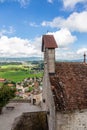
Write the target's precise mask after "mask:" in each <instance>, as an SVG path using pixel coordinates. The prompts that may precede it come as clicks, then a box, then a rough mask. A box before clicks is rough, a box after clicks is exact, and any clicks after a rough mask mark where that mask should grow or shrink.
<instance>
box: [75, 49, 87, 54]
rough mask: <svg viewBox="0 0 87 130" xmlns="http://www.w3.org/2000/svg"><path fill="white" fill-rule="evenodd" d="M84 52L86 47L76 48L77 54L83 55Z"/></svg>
mask: <svg viewBox="0 0 87 130" xmlns="http://www.w3.org/2000/svg"><path fill="white" fill-rule="evenodd" d="M84 53H86V54H87V48H81V49H78V50H77V54H80V55H83V54H84Z"/></svg>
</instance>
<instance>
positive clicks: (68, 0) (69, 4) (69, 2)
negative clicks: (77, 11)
mask: <svg viewBox="0 0 87 130" xmlns="http://www.w3.org/2000/svg"><path fill="white" fill-rule="evenodd" d="M78 3H87V0H63V4H64V7H65V8H74V7H75V5H76V4H78Z"/></svg>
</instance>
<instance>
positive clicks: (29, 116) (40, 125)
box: [11, 112, 48, 130]
mask: <svg viewBox="0 0 87 130" xmlns="http://www.w3.org/2000/svg"><path fill="white" fill-rule="evenodd" d="M11 130H48V125H47V116H46V113H45V112H28V113H23V114H22V115H21V116H20V117H18V118H16V119H15V121H14V123H13V126H12V129H11Z"/></svg>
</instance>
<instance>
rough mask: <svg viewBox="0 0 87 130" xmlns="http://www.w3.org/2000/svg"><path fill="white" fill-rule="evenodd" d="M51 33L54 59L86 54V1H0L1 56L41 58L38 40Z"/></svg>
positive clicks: (79, 56)
mask: <svg viewBox="0 0 87 130" xmlns="http://www.w3.org/2000/svg"><path fill="white" fill-rule="evenodd" d="M44 34H52V35H54V37H55V40H56V42H57V44H58V49H56V59H80V58H83V54H84V52H85V53H86V54H87V0H0V57H9V56H10V57H20V56H21V57H31V56H42V53H41V39H42V35H44Z"/></svg>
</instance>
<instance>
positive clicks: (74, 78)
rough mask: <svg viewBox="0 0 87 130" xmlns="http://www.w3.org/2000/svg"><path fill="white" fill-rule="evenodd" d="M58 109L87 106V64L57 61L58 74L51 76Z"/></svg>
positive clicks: (68, 109) (64, 109) (65, 109)
mask: <svg viewBox="0 0 87 130" xmlns="http://www.w3.org/2000/svg"><path fill="white" fill-rule="evenodd" d="M50 82H51V85H52V86H51V87H52V90H53V96H54V101H55V106H56V110H57V111H72V110H75V109H85V108H87V65H86V64H81V63H56V74H55V75H54V76H50Z"/></svg>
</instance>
